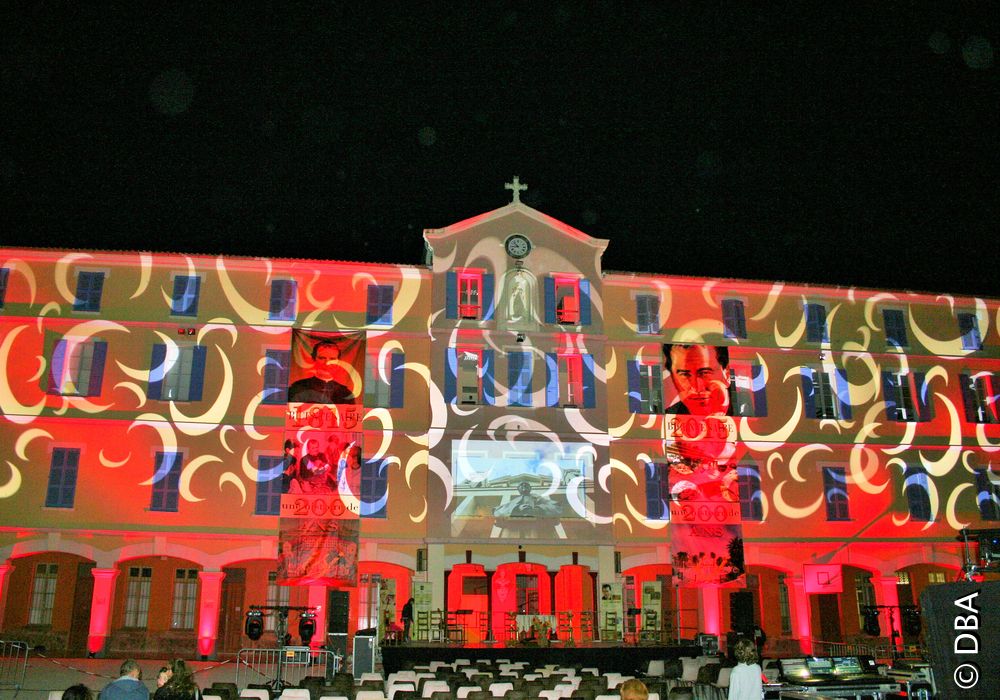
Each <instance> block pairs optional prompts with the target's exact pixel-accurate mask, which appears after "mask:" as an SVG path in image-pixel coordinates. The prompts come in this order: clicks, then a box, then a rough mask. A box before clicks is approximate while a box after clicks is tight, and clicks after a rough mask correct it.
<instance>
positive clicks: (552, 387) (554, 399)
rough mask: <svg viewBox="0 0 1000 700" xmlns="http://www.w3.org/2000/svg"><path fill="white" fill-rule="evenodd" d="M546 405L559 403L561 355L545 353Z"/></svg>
mask: <svg viewBox="0 0 1000 700" xmlns="http://www.w3.org/2000/svg"><path fill="white" fill-rule="evenodd" d="M545 405H546V406H558V405H559V355H557V354H556V353H554V352H548V353H545Z"/></svg>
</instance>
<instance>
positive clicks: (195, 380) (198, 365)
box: [188, 345, 208, 401]
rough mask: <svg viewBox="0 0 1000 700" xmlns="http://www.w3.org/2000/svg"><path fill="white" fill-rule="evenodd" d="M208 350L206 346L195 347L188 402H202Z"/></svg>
mask: <svg viewBox="0 0 1000 700" xmlns="http://www.w3.org/2000/svg"><path fill="white" fill-rule="evenodd" d="M207 356H208V348H206V347H205V346H204V345H195V346H194V358H193V361H192V362H191V384H190V385H189V388H188V401H201V391H202V386H203V385H204V383H205V358H206V357H207Z"/></svg>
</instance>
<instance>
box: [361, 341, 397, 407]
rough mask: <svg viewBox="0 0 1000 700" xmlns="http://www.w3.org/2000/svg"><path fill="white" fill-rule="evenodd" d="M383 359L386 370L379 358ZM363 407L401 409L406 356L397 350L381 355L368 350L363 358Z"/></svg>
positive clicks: (376, 351) (380, 352) (379, 350)
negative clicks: (386, 365) (387, 364)
mask: <svg viewBox="0 0 1000 700" xmlns="http://www.w3.org/2000/svg"><path fill="white" fill-rule="evenodd" d="M383 357H384V358H385V359H386V360H387V361H388V363H389V367H388V371H386V369H387V368H385V367H383V366H382V364H381V362H380V358H383ZM365 359H366V361H365V382H364V389H365V391H364V397H363V401H364V405H365V406H366V407H367V408H402V407H403V401H404V387H405V374H404V372H405V370H404V365H405V364H406V354H405V353H403V352H402V351H399V350H393V351H392V352H389V353H382V351H381V349H374V350H369V351H368V354H367V357H366V358H365Z"/></svg>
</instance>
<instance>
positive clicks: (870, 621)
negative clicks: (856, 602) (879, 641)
mask: <svg viewBox="0 0 1000 700" xmlns="http://www.w3.org/2000/svg"><path fill="white" fill-rule="evenodd" d="M861 614H862V615H864V617H865V634H870V635H871V636H873V637H877V636H878V635H879V634H880V633H881V630H880V629H879V624H878V608H877V607H875V606H874V605H866V606H865V607H863V608H862V609H861Z"/></svg>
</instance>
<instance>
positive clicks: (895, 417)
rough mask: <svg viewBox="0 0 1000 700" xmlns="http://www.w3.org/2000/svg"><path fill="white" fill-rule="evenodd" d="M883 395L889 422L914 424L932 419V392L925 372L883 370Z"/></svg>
mask: <svg viewBox="0 0 1000 700" xmlns="http://www.w3.org/2000/svg"><path fill="white" fill-rule="evenodd" d="M882 394H883V398H884V401H885V416H886V418H888V419H889V420H892V421H900V422H914V421H928V420H930V419H931V417H932V415H931V402H930V391H929V390H928V388H927V382H926V381H925V375H924V373H923V372H913V373H912V374H911V373H910V372H892V371H889V370H882Z"/></svg>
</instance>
